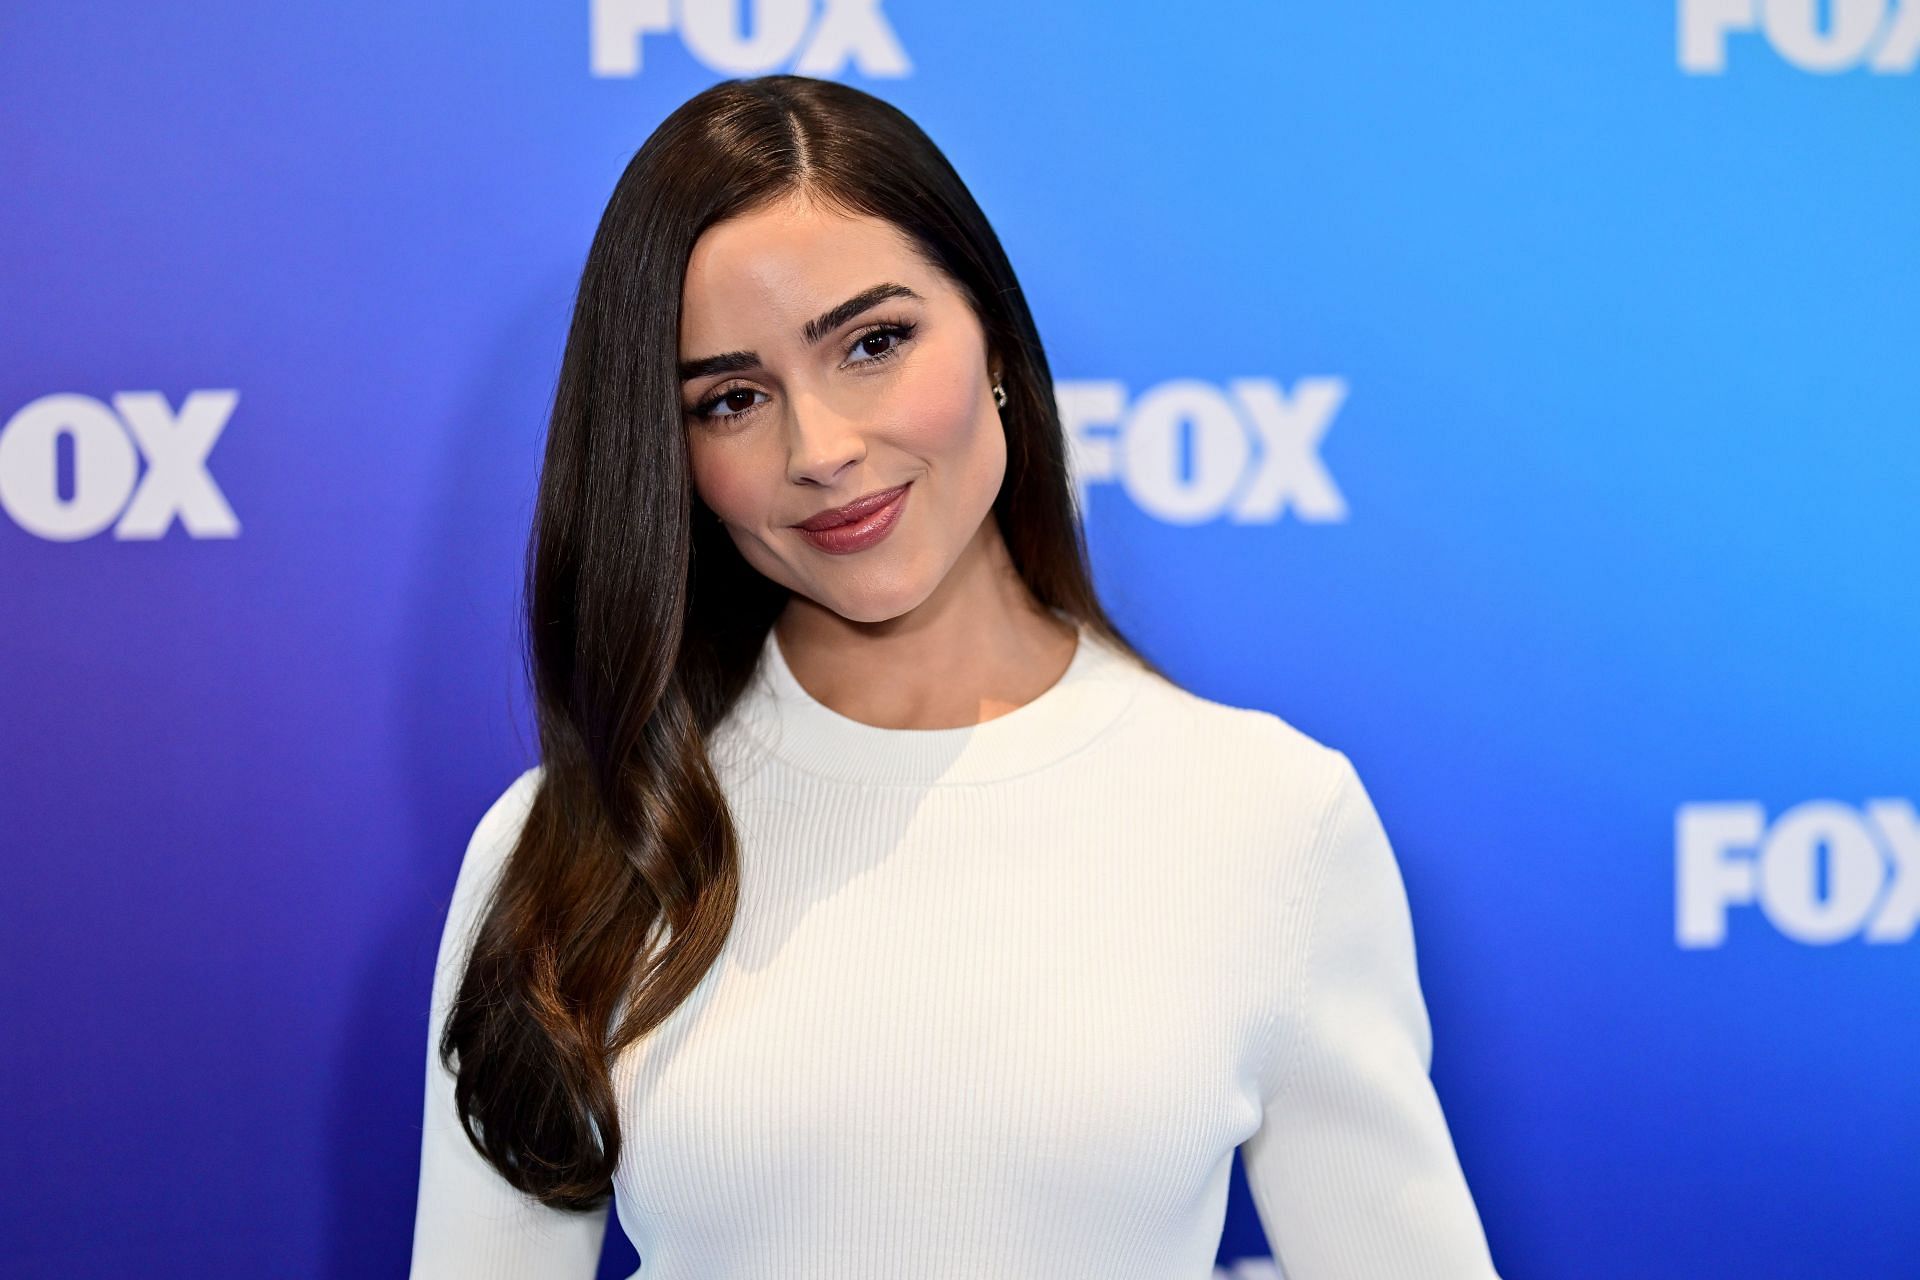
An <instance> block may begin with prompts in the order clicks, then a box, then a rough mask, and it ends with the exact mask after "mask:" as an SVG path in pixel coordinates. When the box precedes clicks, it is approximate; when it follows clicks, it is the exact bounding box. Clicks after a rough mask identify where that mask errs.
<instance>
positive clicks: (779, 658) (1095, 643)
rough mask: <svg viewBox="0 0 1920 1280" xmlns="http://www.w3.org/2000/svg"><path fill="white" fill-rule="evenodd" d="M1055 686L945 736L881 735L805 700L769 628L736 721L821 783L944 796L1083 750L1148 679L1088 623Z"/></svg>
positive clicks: (920, 732)
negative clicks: (942, 790)
mask: <svg viewBox="0 0 1920 1280" xmlns="http://www.w3.org/2000/svg"><path fill="white" fill-rule="evenodd" d="M1061 616H1062V620H1063V621H1070V622H1073V624H1074V627H1075V630H1076V631H1077V633H1078V640H1077V643H1076V645H1075V647H1074V652H1073V658H1072V660H1071V661H1070V662H1068V664H1067V668H1066V670H1065V671H1064V672H1062V673H1061V675H1060V678H1059V679H1057V680H1055V681H1054V682H1053V684H1051V685H1049V686H1048V687H1047V688H1046V689H1044V690H1042V691H1041V692H1040V693H1039V695H1038V696H1036V697H1034V698H1032V699H1029V700H1028V701H1027V702H1025V703H1022V704H1021V705H1020V706H1017V707H1015V708H1014V709H1013V710H1011V711H1008V712H1005V713H1003V714H1001V715H997V716H995V717H993V718H992V719H991V720H984V721H982V722H980V723H979V724H972V725H960V726H957V727H954V728H949V729H887V728H882V727H880V726H879V725H871V724H867V723H866V722H864V721H861V720H855V719H853V718H852V717H850V716H845V715H842V714H840V713H839V712H838V711H835V710H834V709H833V708H832V707H829V706H827V705H826V704H825V703H823V702H821V701H819V700H818V699H817V698H815V697H814V696H813V695H812V694H810V693H808V692H807V691H806V688H805V687H804V686H803V685H801V683H800V681H799V680H798V679H797V678H796V677H795V676H794V674H793V669H792V668H791V667H789V666H788V665H787V660H786V655H785V654H784V653H782V652H781V650H780V642H779V640H778V638H777V637H776V636H775V634H774V631H773V629H772V628H771V627H769V628H768V629H767V634H766V637H765V639H764V640H762V642H761V647H760V656H759V660H758V663H757V665H756V666H755V669H754V674H753V678H752V680H751V681H750V682H749V683H748V686H747V688H746V690H745V691H744V692H743V693H742V694H741V698H740V702H739V703H738V704H737V705H736V707H735V716H736V718H737V719H738V721H739V722H740V724H741V726H742V727H743V728H745V729H746V730H747V731H748V732H749V734H750V735H751V736H752V737H753V738H754V739H756V740H757V742H758V743H759V745H760V746H761V747H762V748H763V749H764V750H765V751H767V752H768V753H770V754H772V755H774V756H777V757H778V758H780V759H781V760H783V761H785V762H786V763H787V764H789V765H792V766H794V767H796V768H799V769H802V770H805V771H806V772H808V773H812V774H816V775H819V776H821V777H827V778H833V779H837V780H840V781H845V782H860V783H869V784H875V785H893V786H903V785H904V786H951V785H961V784H968V783H979V782H991V781H994V780H996V779H1001V778H1010V777H1016V776H1018V775H1020V774H1023V773H1030V772H1032V771H1034V770H1035V769H1040V768H1044V767H1046V766H1047V765H1050V764H1053V763H1056V762H1058V761H1060V760H1063V759H1065V758H1066V757H1067V756H1069V755H1072V754H1073V753H1074V752H1076V751H1078V750H1080V749H1081V748H1082V747H1084V746H1086V745H1087V744H1088V743H1090V742H1092V741H1093V740H1094V739H1095V738H1097V737H1099V736H1100V734H1101V733H1103V732H1105V731H1106V729H1107V728H1108V727H1109V726H1111V725H1112V724H1113V722H1114V721H1115V720H1117V719H1118V718H1119V717H1120V714H1121V713H1122V712H1123V711H1125V710H1126V708H1127V706H1128V705H1129V704H1130V703H1131V702H1132V701H1133V699H1134V698H1135V697H1136V696H1138V694H1139V692H1140V689H1141V687H1142V686H1143V684H1144V683H1145V680H1146V677H1147V675H1148V672H1147V670H1146V668H1144V667H1142V666H1141V665H1140V664H1138V663H1137V662H1135V661H1134V660H1133V658H1132V656H1131V655H1129V654H1128V653H1126V652H1125V651H1123V650H1121V649H1118V648H1116V647H1114V646H1113V645H1112V644H1111V643H1110V642H1109V641H1107V640H1105V639H1103V638H1102V637H1101V636H1099V635H1096V634H1095V633H1094V632H1093V631H1092V630H1091V629H1090V628H1088V627H1087V626H1086V624H1085V623H1081V622H1078V621H1075V620H1073V619H1068V618H1066V617H1064V615H1061Z"/></svg>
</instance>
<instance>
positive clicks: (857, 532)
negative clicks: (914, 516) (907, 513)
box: [794, 481, 913, 556]
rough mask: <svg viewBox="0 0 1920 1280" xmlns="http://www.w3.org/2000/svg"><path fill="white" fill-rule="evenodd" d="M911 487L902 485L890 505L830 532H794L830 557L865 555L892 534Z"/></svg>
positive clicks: (803, 530) (834, 528) (824, 530)
mask: <svg viewBox="0 0 1920 1280" xmlns="http://www.w3.org/2000/svg"><path fill="white" fill-rule="evenodd" d="M912 487H913V484H912V482H911V481H909V482H908V483H906V484H903V485H901V486H900V488H899V490H898V491H897V492H895V494H894V496H893V500H892V501H890V502H888V503H887V504H886V505H884V506H881V507H877V508H875V509H874V510H872V511H869V512H868V513H867V514H866V515H863V516H861V517H860V518H859V519H857V520H853V521H850V522H849V523H847V524H837V525H835V526H833V527H832V528H831V529H803V528H801V527H800V526H799V525H795V526H794V532H796V533H798V534H799V535H800V536H801V537H803V538H805V539H806V540H807V541H808V542H810V543H812V544H813V545H814V546H815V547H818V548H819V549H820V550H822V551H825V552H826V553H828V554H829V555H836V556H843V555H847V554H850V553H851V552H855V551H864V550H866V549H867V548H868V547H871V546H873V545H874V544H875V543H877V542H879V541H880V540H881V539H882V538H885V537H886V536H887V534H889V533H891V532H892V531H893V526H894V525H895V524H897V523H898V522H899V520H900V513H901V511H902V510H904V509H905V508H906V505H907V491H908V490H909V489H911V488H912Z"/></svg>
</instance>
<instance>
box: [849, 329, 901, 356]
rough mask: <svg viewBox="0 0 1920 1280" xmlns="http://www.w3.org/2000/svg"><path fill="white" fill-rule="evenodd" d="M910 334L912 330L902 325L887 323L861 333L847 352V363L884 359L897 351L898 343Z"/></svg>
mask: <svg viewBox="0 0 1920 1280" xmlns="http://www.w3.org/2000/svg"><path fill="white" fill-rule="evenodd" d="M912 335H913V330H911V329H909V328H907V327H906V326H904V325H887V326H885V327H884V328H880V329H875V330H873V331H872V332H870V333H864V334H861V335H860V336H859V337H858V338H856V339H854V343H853V350H852V351H850V352H848V353H847V354H848V356H849V359H848V363H849V364H872V363H873V362H874V361H875V360H885V359H886V358H887V357H888V356H890V355H892V354H893V353H894V352H896V351H898V350H899V349H900V344H901V343H902V342H905V341H906V340H907V339H908V338H909V337H911V336H912ZM863 353H864V356H863Z"/></svg>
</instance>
